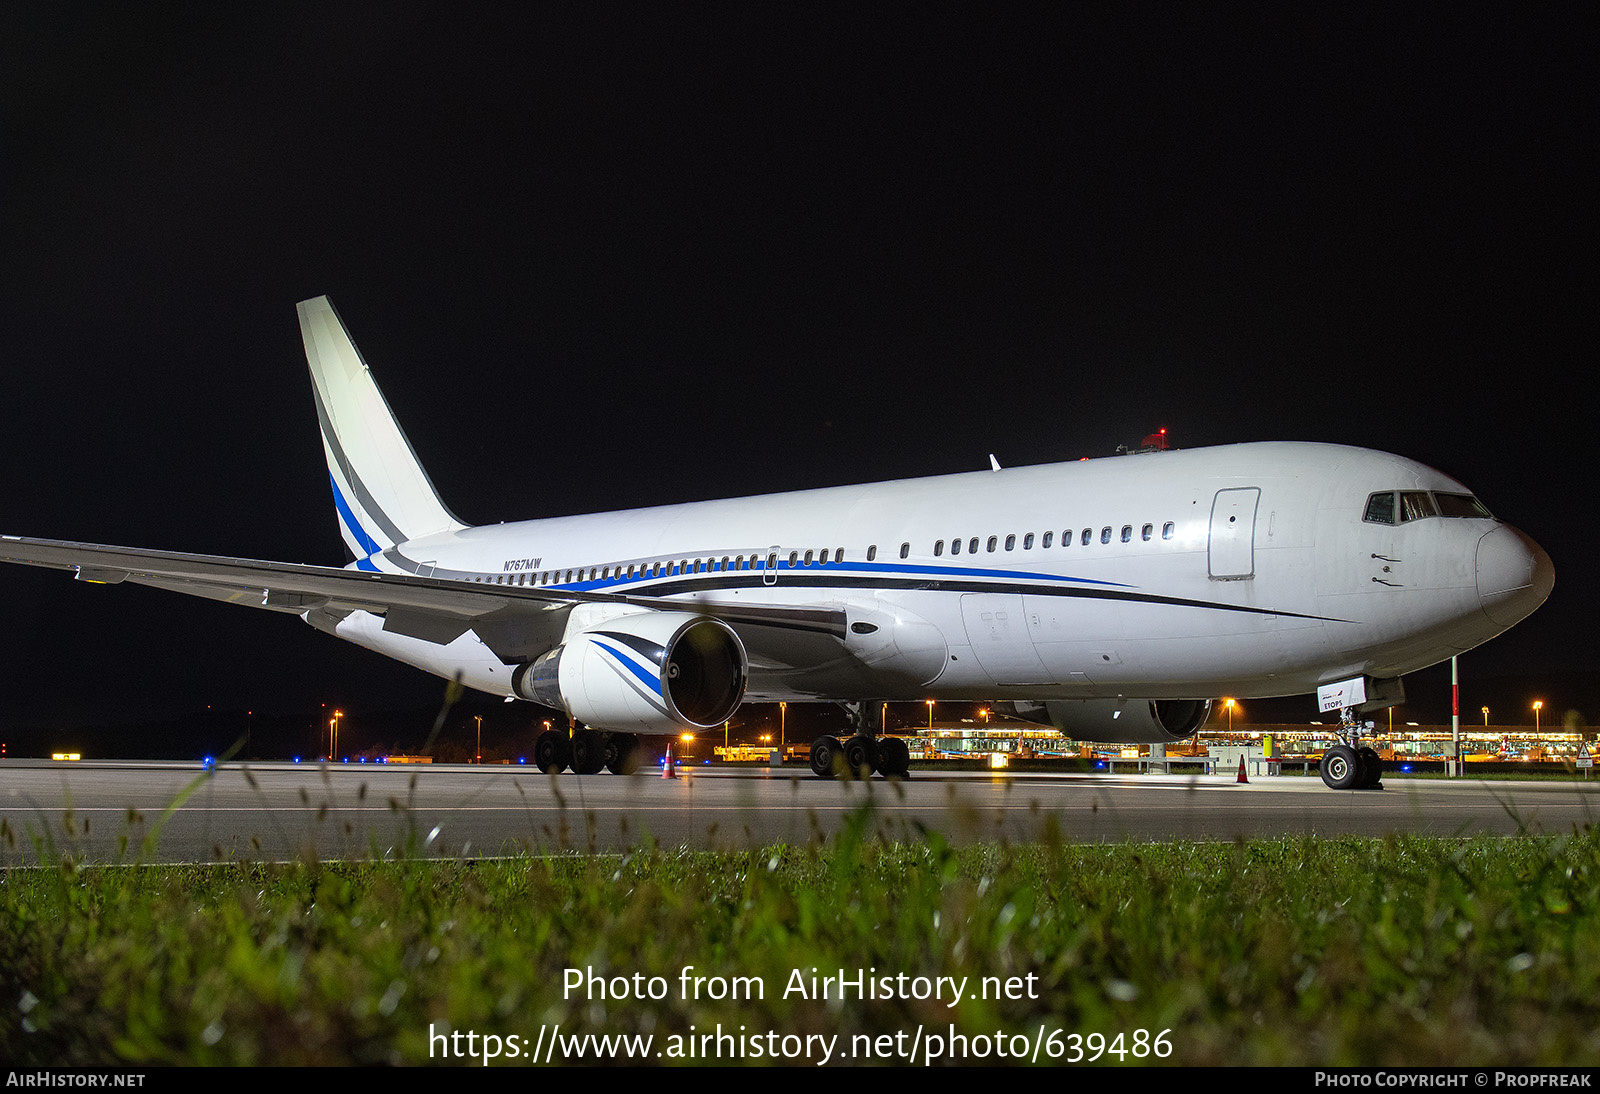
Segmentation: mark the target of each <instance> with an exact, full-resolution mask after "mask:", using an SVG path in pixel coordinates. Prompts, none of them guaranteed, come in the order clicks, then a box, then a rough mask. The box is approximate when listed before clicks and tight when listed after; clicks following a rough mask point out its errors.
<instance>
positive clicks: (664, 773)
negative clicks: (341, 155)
mask: <svg viewBox="0 0 1600 1094" xmlns="http://www.w3.org/2000/svg"><path fill="white" fill-rule="evenodd" d="M661 777H662V778H663V779H676V778H677V777H678V768H677V766H676V765H675V764H674V763H673V762H672V742H671V741H668V742H667V758H666V759H665V760H664V761H663V762H662V764H661Z"/></svg>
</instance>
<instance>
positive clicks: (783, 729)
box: [778, 703, 789, 755]
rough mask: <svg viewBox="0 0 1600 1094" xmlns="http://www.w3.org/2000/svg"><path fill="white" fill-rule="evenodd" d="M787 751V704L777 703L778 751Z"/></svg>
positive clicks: (780, 752)
mask: <svg viewBox="0 0 1600 1094" xmlns="http://www.w3.org/2000/svg"><path fill="white" fill-rule="evenodd" d="M788 751H789V704H788V703H779V704H778V752H779V754H780V755H781V754H783V753H785V752H788Z"/></svg>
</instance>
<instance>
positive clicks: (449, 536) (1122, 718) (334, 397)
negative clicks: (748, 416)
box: [0, 297, 1554, 789]
mask: <svg viewBox="0 0 1600 1094" xmlns="http://www.w3.org/2000/svg"><path fill="white" fill-rule="evenodd" d="M299 312H300V329H301V334H302V336H303V338H304V340H305V348H306V358H307V360H308V362H309V363H310V366H311V378H312V388H313V394H314V396H315V402H316V411H317V418H318V421H319V422H320V423H321V427H322V442H323V448H324V450H325V453H326V455H327V460H328V474H329V479H330V481H331V484H332V487H333V503H334V507H335V509H336V510H337V513H338V520H339V526H340V530H341V532H342V533H343V535H344V539H345V542H346V543H348V544H349V546H350V549H351V551H352V552H353V553H354V556H355V561H354V562H352V563H350V564H349V565H347V566H345V567H343V568H339V567H336V566H305V565H294V564H289V563H281V562H264V561H256V560H251V559H244V558H224V557H217V556H211V555H192V554H181V553H176V552H171V551H153V550H143V549H137V548H129V547H111V546H103V545H98V544H88V543H67V542H61V541H56V540H43V539H27V538H21V537H17V536H4V537H0V559H4V560H6V561H10V562H17V563H24V564H27V565H34V566H48V567H55V568H58V569H66V570H72V571H74V572H75V574H76V576H77V578H78V579H79V580H82V581H95V582H103V583H107V584H115V583H117V582H121V581H133V582H137V583H139V584H143V585H153V586H156V587H158V588H163V589H171V590H173V591H176V592H183V593H191V594H194V595H197V596H207V597H212V598H214V599H217V600H224V601H228V602H230V603H235V604H244V605H249V606H251V607H257V608H266V609H269V610H272V611H280V612H293V613H294V614H296V615H299V616H300V617H301V618H302V619H304V620H305V621H306V622H307V623H310V624H311V625H312V626H313V627H316V628H317V629H318V630H322V631H326V632H328V633H329V634H334V635H338V636H339V637H340V638H345V639H348V640H350V641H352V642H356V643H358V644H360V645H362V646H366V647H368V648H369V649H373V650H377V651H379V652H380V653H385V654H388V655H389V656H391V657H395V658H398V659H399V660H401V661H404V662H406V663H408V664H411V665H414V666H416V667H418V668H421V669H424V670H426V671H428V672H432V673H436V674H438V675H439V676H442V677H446V678H450V679H456V678H459V679H460V680H462V681H463V682H464V683H466V684H467V685H469V686H471V687H474V688H477V689H479V690H481V691H485V692H489V693H492V694H495V695H501V696H506V697H508V698H515V699H526V700H531V701H533V702H537V703H540V704H543V705H544V706H548V707H553V708H556V709H558V710H563V711H565V712H566V713H567V714H568V715H569V716H570V718H571V719H572V720H573V722H574V724H575V725H581V726H583V727H584V728H582V729H579V730H577V731H576V732H573V733H570V734H569V733H568V732H566V731H560V730H557V731H551V732H548V733H545V734H544V735H542V736H541V737H540V738H539V740H538V742H537V745H536V747H535V757H536V759H537V762H538V764H539V766H540V767H541V768H544V769H546V770H555V769H560V768H564V767H566V766H569V765H570V766H571V768H572V769H573V770H574V771H576V772H579V773H583V774H589V773H595V772H598V771H599V770H600V769H601V767H603V766H609V767H610V768H611V770H613V771H621V770H625V769H626V768H627V767H628V765H629V762H630V756H631V755H632V754H633V753H634V751H635V749H636V748H637V745H638V737H637V735H638V734H675V733H678V732H680V731H681V730H682V729H684V728H700V729H705V728H709V727H712V726H715V725H717V724H718V723H720V722H722V721H724V720H725V719H727V718H728V717H729V716H731V715H732V714H733V712H734V711H735V710H736V709H737V708H738V707H739V704H740V703H742V702H744V701H746V700H755V701H762V702H774V701H778V700H786V701H788V702H840V703H844V704H846V705H847V707H848V709H850V710H851V711H852V713H853V717H854V720H855V724H856V733H855V736H853V737H851V738H849V739H848V740H847V741H844V742H841V741H839V740H838V739H837V738H834V737H823V738H821V739H819V740H818V741H817V742H816V743H815V744H813V745H812V749H811V764H812V769H813V770H814V771H815V772H816V773H817V774H819V775H822V776H825V777H826V776H829V775H831V774H833V772H834V770H835V764H836V762H837V761H838V760H839V759H840V758H841V757H842V758H843V760H844V762H845V763H846V764H847V765H848V767H849V768H850V769H851V770H853V771H860V770H861V769H863V768H867V769H876V770H878V771H880V772H883V773H885V774H895V773H904V772H905V770H906V765H907V762H908V756H907V751H906V747H905V744H904V742H903V741H901V740H900V739H899V738H895V737H877V736H875V735H874V734H873V733H872V732H871V730H870V729H869V727H868V726H867V724H866V721H865V719H864V717H863V713H864V711H865V710H866V709H867V708H868V705H869V701H870V702H887V701H919V700H926V699H936V700H998V701H1002V702H1009V703H1010V704H1011V707H1012V709H1013V710H1014V711H1016V713H1018V714H1019V715H1021V716H1023V717H1025V718H1031V719H1034V720H1037V721H1041V722H1048V723H1050V724H1053V725H1055V726H1057V727H1058V728H1060V729H1061V730H1062V731H1063V732H1065V733H1067V734H1068V735H1070V736H1072V737H1075V738H1078V739H1082V740H1092V741H1121V742H1167V741H1177V740H1181V739H1182V738H1185V737H1187V736H1190V735H1191V734H1193V733H1194V732H1196V731H1197V730H1198V729H1199V728H1200V726H1201V725H1202V724H1203V723H1204V722H1205V719H1206V717H1207V714H1208V712H1209V710H1210V708H1211V703H1212V701H1213V700H1214V699H1215V698H1216V697H1217V696H1221V695H1231V696H1239V697H1244V698H1250V697H1264V696H1279V695H1297V694H1306V693H1313V692H1314V693H1316V694H1317V695H1318V696H1319V699H1320V701H1321V704H1322V707H1323V709H1325V710H1331V709H1337V710H1340V711H1341V714H1342V722H1343V727H1344V732H1343V736H1344V738H1345V743H1342V744H1339V745H1336V746H1334V747H1333V748H1331V749H1329V750H1328V752H1327V754H1326V756H1325V758H1324V760H1323V765H1322V777H1323V780H1324V781H1325V782H1327V784H1328V785H1329V786H1331V787H1335V788H1340V789H1342V788H1347V787H1367V786H1376V785H1377V783H1378V778H1379V775H1380V771H1381V767H1380V764H1379V762H1378V757H1377V754H1376V753H1375V752H1374V751H1373V750H1372V749H1370V748H1366V747H1363V746H1361V744H1360V740H1359V726H1360V724H1361V723H1360V721H1359V720H1358V718H1359V716H1360V715H1361V714H1363V713H1367V712H1369V711H1371V710H1376V709H1379V708H1381V707H1384V706H1388V705H1392V704H1393V703H1395V702H1397V701H1399V698H1400V695H1401V691H1400V678H1401V677H1402V676H1403V675H1404V674H1406V673H1408V672H1413V671H1415V670H1417V669H1421V668H1424V667H1426V666H1428V665H1432V664H1435V663H1437V662H1439V661H1443V660H1445V659H1447V658H1449V657H1450V656H1451V655H1453V654H1456V653H1460V652H1461V651H1463V650H1468V649H1471V648H1473V647H1474V646H1477V645H1479V644H1480V643H1483V642H1486V641H1488V640H1489V639H1491V638H1493V637H1494V636H1495V635H1497V634H1499V633H1501V632H1502V631H1504V630H1506V629H1507V628H1508V627H1511V626H1512V625H1513V624H1515V623H1517V622H1518V621H1519V620H1521V619H1523V618H1525V617H1526V616H1527V615H1529V614H1530V613H1531V612H1533V610H1534V609H1536V608H1537V607H1538V606H1539V605H1540V604H1542V603H1543V602H1544V600H1545V598H1546V597H1547V596H1548V595H1549V593H1550V589H1551V587H1552V584H1553V582H1554V568H1553V567H1552V565H1551V562H1550V558H1549V556H1548V555H1546V554H1545V552H1544V551H1543V550H1541V549H1540V547H1539V546H1538V544H1536V543H1534V542H1533V540H1531V539H1530V538H1528V537H1527V536H1526V535H1524V534H1523V533H1521V532H1520V531H1518V530H1517V529H1515V528H1513V527H1511V526H1510V525H1508V524H1505V523H1503V522H1501V521H1499V520H1496V519H1495V518H1494V517H1493V516H1492V515H1491V514H1490V513H1489V511H1488V509H1486V508H1485V507H1484V506H1483V504H1482V503H1480V502H1479V501H1478V499H1477V498H1475V497H1474V496H1473V495H1472V492H1471V491H1470V490H1468V489H1467V488H1466V487H1465V486H1463V485H1462V484H1461V483H1459V482H1457V481H1455V480H1454V479H1452V478H1450V477H1448V476H1446V475H1443V474H1440V473H1439V472H1438V471H1434V470H1433V469H1431V468H1428V467H1425V466H1423V465H1422V464H1419V463H1416V462H1414V461H1412V460H1407V459H1404V458H1402V457H1399V456H1391V455H1387V454H1385V453H1382V452H1373V451H1369V450H1366V449H1360V448H1349V447H1344V446H1340V445H1330V444H1300V443H1258V444H1238V445H1229V446H1225V447H1217V448H1203V449H1194V450H1190V451H1157V452H1151V453H1145V454H1135V455H1122V456H1114V457H1108V458H1105V459H1097V460H1085V461H1078V462H1073V463H1061V464H1051V465H1046V466H1039V467H1013V468H1006V469H1004V470H1001V469H998V467H996V469H994V470H989V471H978V472H973V473H970V474H960V475H944V476H939V477H934V478H923V479H908V480H903V481H898V482H883V483H873V484H870V485H865V486H841V487H833V488H828V489H822V490H805V491H799V492H795V493H788V494H769V495H765V496H760V497H748V498H734V499H730V500H726V501H707V502H697V503H693V504H685V505H669V506H661V507H657V508H648V509H630V510H624V511H621V512H613V513H597V514H593V515H590V516H573V517H556V518H550V519H545V520H530V521H522V522H518V523H511V524H497V525H491V526H488V527H481V528H472V527H468V526H466V525H465V524H463V523H462V522H461V521H459V520H457V519H456V518H455V517H454V516H453V515H452V514H451V512H450V510H449V509H447V508H446V507H445V505H444V503H443V502H442V501H441V500H440V499H439V496H438V494H437V493H436V492H435V490H434V488H433V485H432V483H431V482H429V480H428V476H427V474H426V473H425V472H424V471H423V469H422V467H421V465H420V464H419V463H418V461H417V458H416V456H415V454H414V453H413V452H412V450H411V446H410V445H409V443H407V441H406V438H405V435H404V434H403V433H402V432H401V431H400V427H399V425H398V424H397V423H396V422H395V420H394V417H393V415H392V414H391V413H390V411H389V408H388V405H387V404H386V403H385V402H384V399H383V396H382V394H380V393H379V391H378V386H377V384H376V383H375V382H374V380H373V378H372V373H371V371H370V369H369V368H368V365H367V363H366V362H365V361H364V360H363V359H362V357H361V355H360V353H359V352H357V350H356V347H355V345H354V344H353V343H352V342H351V340H350V337H349V335H348V334H347V333H346V331H345V328H344V325H343V324H342V323H341V322H340V320H339V317H338V316H337V315H336V314H335V313H334V310H333V306H332V305H331V304H330V303H329V302H328V299H327V298H326V297H318V298H317V299H315V300H307V301H305V302H303V303H302V304H300V305H299Z"/></svg>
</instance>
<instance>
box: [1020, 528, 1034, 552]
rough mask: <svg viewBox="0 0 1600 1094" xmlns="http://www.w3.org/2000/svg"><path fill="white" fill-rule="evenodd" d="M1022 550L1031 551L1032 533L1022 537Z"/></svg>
mask: <svg viewBox="0 0 1600 1094" xmlns="http://www.w3.org/2000/svg"><path fill="white" fill-rule="evenodd" d="M1022 549H1023V550H1024V551H1031V550H1033V533H1032V532H1029V533H1028V534H1027V535H1025V536H1023V537H1022Z"/></svg>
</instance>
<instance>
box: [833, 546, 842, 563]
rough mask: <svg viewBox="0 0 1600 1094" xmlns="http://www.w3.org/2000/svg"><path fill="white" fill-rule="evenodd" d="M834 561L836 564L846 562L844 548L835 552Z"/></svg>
mask: <svg viewBox="0 0 1600 1094" xmlns="http://www.w3.org/2000/svg"><path fill="white" fill-rule="evenodd" d="M833 561H835V562H843V561H844V548H843V547H840V548H839V549H838V550H837V551H835V552H833Z"/></svg>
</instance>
